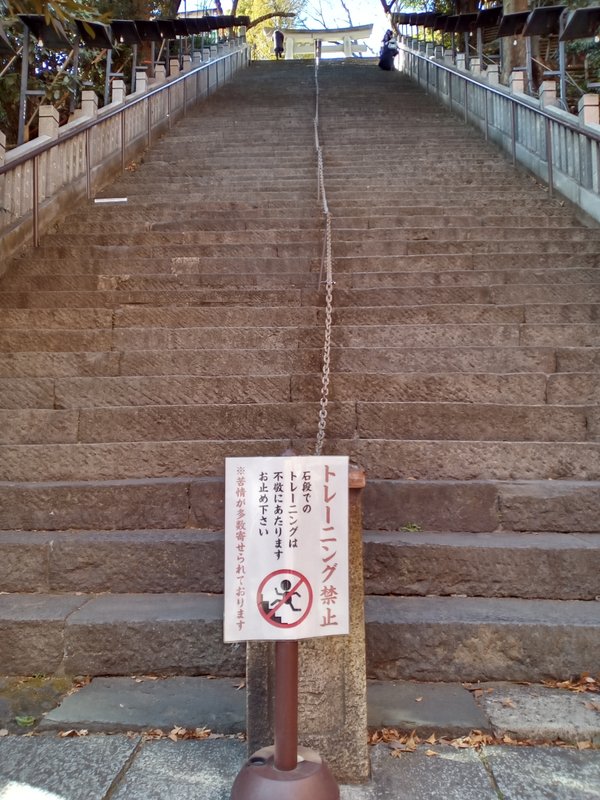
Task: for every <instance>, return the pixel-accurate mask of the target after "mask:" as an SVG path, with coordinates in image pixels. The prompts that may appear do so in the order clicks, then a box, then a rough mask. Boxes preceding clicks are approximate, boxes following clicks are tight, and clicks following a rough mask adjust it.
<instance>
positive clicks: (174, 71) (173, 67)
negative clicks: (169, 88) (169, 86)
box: [169, 58, 179, 78]
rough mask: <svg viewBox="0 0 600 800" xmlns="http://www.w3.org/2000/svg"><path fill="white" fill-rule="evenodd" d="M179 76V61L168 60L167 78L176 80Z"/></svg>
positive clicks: (176, 59) (174, 59) (175, 59)
mask: <svg viewBox="0 0 600 800" xmlns="http://www.w3.org/2000/svg"><path fill="white" fill-rule="evenodd" d="M178 75H179V59H178V58H170V59H169V77H171V78H176V77H177V76H178Z"/></svg>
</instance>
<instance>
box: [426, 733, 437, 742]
mask: <svg viewBox="0 0 600 800" xmlns="http://www.w3.org/2000/svg"><path fill="white" fill-rule="evenodd" d="M425 741H426V742H427V744H435V743H436V742H437V738H436V735H435V733H432V734H431V736H430V737H429V739H425Z"/></svg>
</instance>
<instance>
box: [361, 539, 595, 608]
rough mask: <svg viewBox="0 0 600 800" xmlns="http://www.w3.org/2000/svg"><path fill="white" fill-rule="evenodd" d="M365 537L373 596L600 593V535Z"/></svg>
mask: <svg viewBox="0 0 600 800" xmlns="http://www.w3.org/2000/svg"><path fill="white" fill-rule="evenodd" d="M363 539H364V548H365V591H366V593H367V594H397V595H401V594H403V595H429V594H438V595H453V594H454V595H457V594H458V595H460V594H462V595H469V596H480V597H529V598H536V597H537V598H542V599H543V598H554V599H565V600H569V599H571V600H577V599H580V600H584V599H587V600H594V599H595V598H596V597H597V596H598V595H600V534H580V535H579V536H576V535H567V534H560V533H539V534H538V533H534V534H529V533H428V532H410V531H405V532H366V533H365V534H364V537H363ZM532 575H535V576H536V578H535V581H532V580H531V576H532ZM574 575H576V576H577V579H576V580H574V579H573V576H574Z"/></svg>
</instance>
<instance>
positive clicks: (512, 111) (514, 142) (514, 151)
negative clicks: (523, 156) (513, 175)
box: [510, 101, 517, 166]
mask: <svg viewBox="0 0 600 800" xmlns="http://www.w3.org/2000/svg"><path fill="white" fill-rule="evenodd" d="M510 127H511V137H512V162H513V166H515V165H516V163H517V111H516V107H515V104H514V103H513V102H512V101H510Z"/></svg>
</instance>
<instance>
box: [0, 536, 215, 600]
mask: <svg viewBox="0 0 600 800" xmlns="http://www.w3.org/2000/svg"><path fill="white" fill-rule="evenodd" d="M1 543H2V538H1V535H0V551H2V550H1ZM48 561H49V584H50V587H51V589H52V591H60V592H75V591H79V592H81V591H84V592H123V593H131V592H213V593H217V594H218V593H222V592H223V536H222V534H219V533H212V532H205V531H198V530H190V529H185V530H169V531H158V530H149V531H147V530H146V531H144V530H143V531H108V532H93V531H90V532H70V533H62V532H61V533H56V534H55V535H54V536H53V538H52V548H51V550H50V552H49V554H48Z"/></svg>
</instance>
